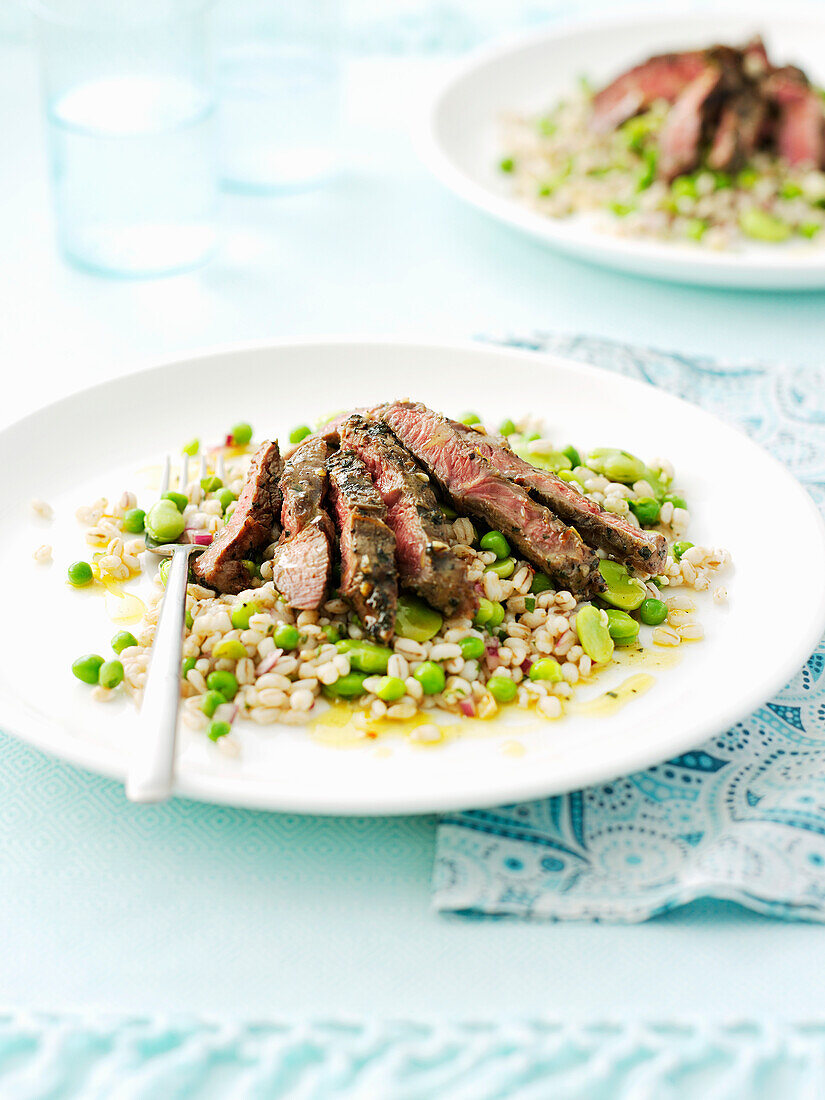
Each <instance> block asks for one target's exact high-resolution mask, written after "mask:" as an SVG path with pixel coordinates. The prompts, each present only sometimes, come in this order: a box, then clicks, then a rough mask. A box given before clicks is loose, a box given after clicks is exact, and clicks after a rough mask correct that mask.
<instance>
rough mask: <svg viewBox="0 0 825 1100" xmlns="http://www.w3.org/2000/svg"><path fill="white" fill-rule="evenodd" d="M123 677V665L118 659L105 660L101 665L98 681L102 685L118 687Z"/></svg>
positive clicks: (110, 688) (109, 687)
mask: <svg viewBox="0 0 825 1100" xmlns="http://www.w3.org/2000/svg"><path fill="white" fill-rule="evenodd" d="M122 679H123V665H122V664H121V662H120V661H118V660H111V661H104V662H103V664H102V665H101V666H100V672H99V674H98V683H99V684H100V686H101V687H104V688H108V689H109V690H110V691H111V690H112V688H116V687H117V685H118V684H119V683H120V682H121V681H122Z"/></svg>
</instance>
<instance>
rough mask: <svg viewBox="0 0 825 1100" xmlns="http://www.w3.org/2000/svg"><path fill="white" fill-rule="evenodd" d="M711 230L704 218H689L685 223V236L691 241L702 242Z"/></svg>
mask: <svg viewBox="0 0 825 1100" xmlns="http://www.w3.org/2000/svg"><path fill="white" fill-rule="evenodd" d="M709 228H710V226H709V224H708V222H706V221H705V220H704V219H703V218H688V220H687V222H686V223H685V236H686V237H687V238H688V239H689V240H691V241H701V239H702V237H704V235H705V233H707V231H708V229H709Z"/></svg>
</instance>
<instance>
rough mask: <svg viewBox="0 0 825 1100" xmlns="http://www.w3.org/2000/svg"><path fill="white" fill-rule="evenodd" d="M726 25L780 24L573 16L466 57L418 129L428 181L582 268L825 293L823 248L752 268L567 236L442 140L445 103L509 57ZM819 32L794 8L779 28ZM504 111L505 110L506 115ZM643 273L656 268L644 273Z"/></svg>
mask: <svg viewBox="0 0 825 1100" xmlns="http://www.w3.org/2000/svg"><path fill="white" fill-rule="evenodd" d="M714 16H715V17H716V18H718V19H719V20H725V21H742V22H750V23H763V24H767V23H769V22H770V21H774V22H775V21H776V17H775V15H772V14H771V13H770V12H769V11H768V10H767V9H761V8H760V7H759V5H757V7H756V8H755V9H753V10H747V9H745V8H744V7H740V6H738V5H737V6H736V7H734V8H730V9H728V8H723V9H721V10H720V11H718V12H716V13H707V12H705V13H702V12H696V11H691V12H685V13H682V14H681V15H676V14H672V13H657V12H655V11H652V10H651V9H649V8H647V9H645V8H641V7H635V8H633V9H629V10H627V11H625V12H624V13H623V14H621V15H613V16H610V17H609V18H607V19H604V20H601V19H599V18H598V15H594V14H591V15H585V16H573V17H570V18H568V19H562V20H559V22H557V23H555V24H553V25H552V26H549V27H548V26H544V27H541V28H540V29H538V30H530V31H526V32H525V31H521V32H518V33H515V34H510V35H507V36H504V37H502V38H500V39H498V40H497V41H496V42H492V43H485V44H484V45H482V46H480V47H478V48H477V49H475V50H473V51H472V52H471V53H470V54H468V55H467V56H466V57H463V58H461V59H460V60H459V61H458V62H455V63H453V65H452V66H451V67H450V71H449V72H448V73H447V74H446V75H445V76H443V77H442V78H441V79H440V80H439V81H438V82H437V83H436V84H435V85H434V87H433V89H432V91H431V92H430V94H429V96H427V97H426V98H425V101H424V104H423V107H422V110H421V111H420V112H419V114H418V116H417V119H416V124H415V127H414V143H415V146H416V150H417V152H418V155H419V157H420V159H421V161H422V162H423V164H424V165H425V167H426V168H427V169H428V170H429V171H430V173H431V174H432V175H433V176H434V177H435V178H436V179H437V180H438V181H439V182H440V183H441V184H442V186H444V187H445V188H446V189H447V190H448V191H450V192H451V193H452V194H453V195H454V196H455V197H456V198H458V199H460V200H461V201H462V202H465V203H467V204H469V205H470V206H471V207H473V208H474V209H476V210H478V211H480V212H481V213H483V214H485V215H486V216H487V217H490V218H493V219H495V220H496V221H499V222H501V223H503V224H504V225H507V226H510V227H511V228H514V229H517V230H519V232H521V233H523V234H525V235H527V236H529V237H531V238H533V239H534V240H538V241H540V242H542V243H543V244H545V245H547V246H548V247H550V248H552V249H553V250H554V251H558V252H561V253H563V254H565V255H568V256H573V257H575V258H576V259H578V260H581V261H584V262H588V263H592V264H597V265H599V266H605V267H610V268H613V269H614V270H622V271H629V272H632V273H633V274H636V275H639V276H642V277H648V278H665V279H667V280H668V281H672V282H681V283H690V284H695V285H704V286H711V285H717V286H721V287H729V288H730V289H750V290H772V291H789V292H792V291H794V290H797V291H798V290H800V289H808V290H816V289H822V288H825V246H824V247H823V248H822V249H821V250H820V251H819V253H809V254H807V255H805V256H802V255H800V256H797V257H795V258H794V257H791V258H790V259H789V258H788V254H787V252H782V253H780V254H779V255H776V256H771V255H770V254H769V255H768V256H767V257H760V258H759V259H758V260H757V261H755V260H754V257H753V254H752V253H736V252H731V251H720V252H713V251H711V250H710V249H705V250H699V249H697V250H695V253H694V252H693V251H692V250H690V251H688V250H687V246H683V245H680V244H679V243H678V242H676V243H670V242H667V241H650V240H645V239H635V238H628V237H621V236H618V235H612V234H610V233H606V232H605V233H601V232H598V231H597V230H594V229H584V228H583V229H579V230H577V231H575V232H571V231H570V228H571V226H570V223H569V222H566V221H564V220H555V219H552V218H545V217H542V216H541V215H540V214H537V213H536V212H535V211H533V210H531V209H529V208H528V207H526V206H524V205H523V204H522V203H520V202H518V201H517V200H516V199H514V198H511V197H509V196H505V195H499V194H496V193H495V192H494V191H492V190H490V189H489V188H488V187H486V186H485V185H484V184H483V183H479V182H478V181H476V180H475V179H474V178H473V177H472V176H470V175H469V174H467V173H466V172H465V171H464V170H463V168H462V167H461V166H460V165H459V164H458V163H457V162H456V161H455V159H453V157H452V156H451V155H450V153H449V151H448V149H447V148H445V146H444V144H443V142H442V141H441V140H440V138H439V114H440V112H441V110H442V109H443V107H444V105H445V103H446V101H447V99H448V97H449V96H450V95H452V94H453V93H454V92H455V90H456V89H457V88H458V87H459V86H460V85H461V83H462V82H463V81H465V80H466V79H468V78H470V77H472V76H474V75H476V74H477V73H478V72H479V71H481V70H483V69H484V68H486V67H487V66H492V65H494V64H496V63H498V62H501V61H504V60H506V59H507V58H509V57H510V56H511V55H514V54H518V53H520V52H522V51H526V50H531V49H534V48H536V47H538V46H542V45H547V46H552V45H554V44H558V43H560V42H563V41H564V40H565V39H566V38H568V37H570V36H571V35H578V34H581V33H583V32H590V33H593V34H596V33H598V34H602V35H606V34H609V33H610V31H611V30H612V29H622V30H628V29H630V30H632V29H633V28H634V27H636V26H639V25H641V24H645V23H650V22H656V23H662V24H665V23H673V24H677V23H678V24H681V25H685V24H695V25H696V26H697V30H698V29H702V28H706V27H707V24H708V19H709V17H710V18H711V19H712V18H713V17H714ZM800 23H804V24H808V25H816V26H818V27H819V28H820V29H821V32H822V34H823V37H825V15H823V14H820V13H817V12H816V10H815V9H812V8H805V7H804V6H800V5H799V4H798V3H792V4H791V5H789V6H787V7H786V8H785V9H784V11H783V17H782V25H783V26H787V25H788V24H800ZM506 109H507V108H506V105H503V106H502V110H506ZM667 264H671V265H673V266H674V267H675V268H676V269H675V270H674V271H672V272H670V271H667V270H664V271H663V270H661V265H667ZM645 265H648V266H651V267H653V268H655V270H650V271H646V270H644V269H643V267H644V266H645Z"/></svg>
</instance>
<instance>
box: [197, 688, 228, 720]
mask: <svg viewBox="0 0 825 1100" xmlns="http://www.w3.org/2000/svg"><path fill="white" fill-rule="evenodd" d="M225 702H226V696H225V695H222V694H221V693H220V692H219V691H207V693H206V694H205V695H203V696H201V710H202V711H203V713H204V714H205V715H206V717H207V718H211V717H212V715H213V714H214V713H215V711H216V710H217V709H218V707H220V706H223V704H224V703H225Z"/></svg>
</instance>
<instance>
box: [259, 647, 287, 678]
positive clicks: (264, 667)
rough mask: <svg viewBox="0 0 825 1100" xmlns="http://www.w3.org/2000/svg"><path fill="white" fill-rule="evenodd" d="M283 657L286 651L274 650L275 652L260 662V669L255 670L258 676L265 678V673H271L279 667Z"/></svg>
mask: <svg viewBox="0 0 825 1100" xmlns="http://www.w3.org/2000/svg"><path fill="white" fill-rule="evenodd" d="M283 655H284V651H283V650H282V649H273V651H272V652H271V653H270V654H269V655H268V656H267V657H264V659H263V660H262V661H261V662H259V664H258V667H257V668H256V669H255V672H256V673H257V674H258V676H263V675H264V673H266V672H271V671H272V669H273V668H274V667H275V665H277V663H278V661H279V659H280V658H281V657H283Z"/></svg>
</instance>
